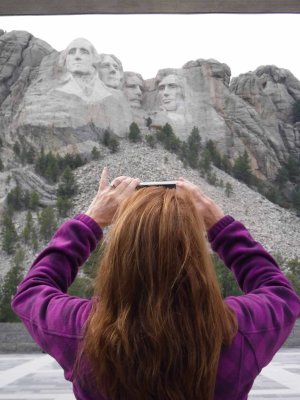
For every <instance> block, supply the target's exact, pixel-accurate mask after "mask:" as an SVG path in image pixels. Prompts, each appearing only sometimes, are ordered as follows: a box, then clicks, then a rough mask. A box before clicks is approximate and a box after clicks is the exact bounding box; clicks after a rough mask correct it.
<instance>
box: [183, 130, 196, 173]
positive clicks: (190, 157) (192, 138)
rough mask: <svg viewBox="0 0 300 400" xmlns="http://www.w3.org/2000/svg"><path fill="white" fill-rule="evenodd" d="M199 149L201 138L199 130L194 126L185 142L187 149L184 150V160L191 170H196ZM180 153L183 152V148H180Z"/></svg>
mask: <svg viewBox="0 0 300 400" xmlns="http://www.w3.org/2000/svg"><path fill="white" fill-rule="evenodd" d="M200 149H201V136H200V134H199V129H198V128H197V127H196V126H194V128H193V130H192V132H191V133H190V135H189V137H188V140H187V148H186V149H185V152H186V158H187V161H188V163H189V165H190V167H191V168H194V169H195V168H197V167H198V165H199V153H200ZM181 151H182V152H183V151H184V146H181Z"/></svg>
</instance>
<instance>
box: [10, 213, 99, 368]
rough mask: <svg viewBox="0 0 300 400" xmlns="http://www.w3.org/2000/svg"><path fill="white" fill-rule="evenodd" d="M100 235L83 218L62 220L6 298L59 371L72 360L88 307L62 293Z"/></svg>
mask: <svg viewBox="0 0 300 400" xmlns="http://www.w3.org/2000/svg"><path fill="white" fill-rule="evenodd" d="M101 237H102V231H101V229H100V227H99V226H98V225H97V224H96V222H95V221H93V220H92V219H91V218H89V217H88V216H86V215H84V214H80V215H78V216H76V217H75V218H74V219H71V220H69V221H67V222H65V223H64V224H63V225H62V226H61V227H60V228H59V229H58V231H57V232H56V233H55V235H54V236H53V238H52V240H51V241H50V243H49V244H48V246H47V247H46V248H45V249H44V250H43V251H42V252H41V253H40V254H39V255H38V257H37V258H36V260H35V261H34V263H33V264H32V266H31V268H30V270H29V271H28V273H27V275H26V276H25V278H24V279H23V281H22V282H21V283H20V285H19V286H18V289H17V293H16V295H15V296H14V298H13V300H12V308H13V310H14V312H15V313H16V314H17V315H18V316H19V317H20V318H21V320H22V322H23V323H24V324H25V326H26V328H27V329H28V331H29V333H30V334H31V336H32V337H33V339H34V340H35V341H36V342H37V343H38V344H39V346H40V347H41V348H42V349H43V350H44V351H45V352H47V353H49V354H50V355H52V356H53V357H54V358H56V359H57V361H58V362H60V364H61V365H62V366H63V367H64V368H65V369H67V368H66V367H67V365H66V364H68V360H69V361H70V362H72V361H73V360H71V353H72V352H73V353H74V346H75V345H76V343H77V342H78V338H79V337H80V336H81V331H82V327H83V325H84V323H85V321H86V318H87V316H88V314H89V311H90V309H91V301H90V300H86V299H81V298H78V297H75V296H70V295H68V294H67V289H68V287H69V286H70V285H71V284H72V282H73V281H74V279H75V277H76V275H77V272H78V268H79V267H80V266H81V265H82V264H83V263H84V262H85V261H86V259H87V258H88V256H89V255H90V253H91V252H92V251H93V250H94V249H95V247H96V245H97V243H98V241H99V240H100V239H101ZM65 339H67V340H65ZM72 339H73V342H72ZM64 340H65V341H64ZM73 345H74V346H73Z"/></svg>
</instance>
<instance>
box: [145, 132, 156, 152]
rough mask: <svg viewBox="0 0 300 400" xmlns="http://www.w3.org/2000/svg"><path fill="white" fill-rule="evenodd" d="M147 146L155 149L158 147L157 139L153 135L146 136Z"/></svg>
mask: <svg viewBox="0 0 300 400" xmlns="http://www.w3.org/2000/svg"><path fill="white" fill-rule="evenodd" d="M145 139H146V142H147V144H148V145H149V146H150V147H151V148H152V149H153V148H155V147H156V139H155V137H154V136H153V135H146V136H145Z"/></svg>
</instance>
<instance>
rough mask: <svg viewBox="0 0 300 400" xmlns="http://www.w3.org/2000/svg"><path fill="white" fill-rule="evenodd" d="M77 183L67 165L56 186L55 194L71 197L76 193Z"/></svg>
mask: <svg viewBox="0 0 300 400" xmlns="http://www.w3.org/2000/svg"><path fill="white" fill-rule="evenodd" d="M77 189H78V187H77V184H76V180H75V176H74V174H73V172H72V170H71V168H70V167H69V166H68V167H67V168H66V169H65V170H64V172H63V174H62V176H61V183H60V185H59V186H58V189H57V195H58V196H60V197H67V198H69V197H72V196H74V195H75V194H76V193H77Z"/></svg>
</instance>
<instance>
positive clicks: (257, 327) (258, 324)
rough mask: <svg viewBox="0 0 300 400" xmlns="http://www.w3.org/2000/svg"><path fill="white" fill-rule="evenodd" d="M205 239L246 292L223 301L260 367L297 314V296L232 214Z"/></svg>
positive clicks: (290, 326) (285, 336)
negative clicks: (232, 311) (232, 314)
mask: <svg viewBox="0 0 300 400" xmlns="http://www.w3.org/2000/svg"><path fill="white" fill-rule="evenodd" d="M208 238H209V241H210V243H211V246H212V249H213V250H214V251H215V252H217V254H218V255H219V257H220V258H221V259H222V260H223V261H224V263H225V265H226V266H227V267H228V268H229V269H230V270H231V271H232V272H233V273H234V275H235V277H236V280H237V282H238V284H239V286H240V288H241V289H242V291H243V292H244V293H245V295H243V296H237V297H228V298H226V299H225V302H226V303H227V304H228V305H229V306H230V308H231V309H233V310H234V312H235V314H236V316H237V319H238V325H239V331H240V332H241V333H242V334H243V335H244V336H245V337H246V340H247V341H248V342H249V345H250V346H251V347H252V350H253V352H254V353H255V356H256V360H257V366H258V369H259V370H261V369H262V368H263V367H264V366H266V365H267V364H268V363H269V362H270V361H271V359H272V358H273V356H274V354H275V353H276V352H277V350H278V349H279V348H280V347H281V346H282V344H283V343H284V341H285V340H286V339H287V337H288V335H289V334H290V332H291V330H292V328H293V326H294V323H295V321H296V319H297V318H298V317H299V316H300V299H299V297H298V296H297V294H296V293H295V291H294V289H293V287H292V285H291V284H290V282H289V281H288V279H287V278H286V277H285V275H284V274H283V273H282V272H281V270H280V268H279V266H278V265H277V263H276V261H275V260H274V259H273V258H272V256H271V255H270V254H269V253H268V252H267V251H266V250H265V249H264V248H263V246H262V245H261V244H259V243H258V242H256V241H255V240H254V239H253V238H252V236H251V235H250V233H249V232H248V230H247V229H246V228H245V227H244V225H243V224H241V223H240V222H238V221H235V220H234V219H233V218H232V217H231V216H225V217H224V218H223V219H221V220H220V221H219V222H218V223H217V224H216V225H215V226H213V227H212V228H211V230H210V231H209V232H208Z"/></svg>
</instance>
